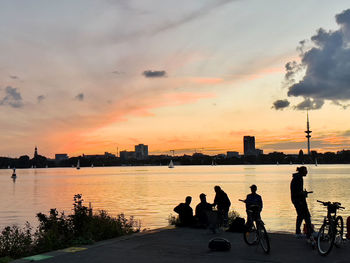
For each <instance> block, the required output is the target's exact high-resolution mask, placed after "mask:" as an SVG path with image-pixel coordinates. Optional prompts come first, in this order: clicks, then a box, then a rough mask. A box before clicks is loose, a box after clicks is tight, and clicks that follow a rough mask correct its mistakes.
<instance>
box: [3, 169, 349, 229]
mask: <svg viewBox="0 0 350 263" xmlns="http://www.w3.org/2000/svg"><path fill="white" fill-rule="evenodd" d="M295 169H296V166H295V165H257V166H255V165H235V166H176V167H175V168H174V169H169V168H168V167H166V166H158V167H156V166H142V167H101V168H100V167H95V168H84V167H83V168H81V169H80V170H77V169H74V168H48V169H17V180H16V182H13V181H12V179H11V178H10V177H11V173H12V170H4V169H2V170H0V187H1V191H0V198H1V203H0V227H1V228H2V227H4V226H7V225H11V224H19V225H23V224H24V223H25V222H26V221H29V222H30V223H31V224H32V225H34V226H36V225H37V220H36V217H35V215H36V213H38V212H43V213H46V214H47V213H48V211H49V210H50V208H57V209H58V210H59V211H62V210H63V211H65V213H66V214H69V213H71V211H72V207H73V206H72V204H73V196H74V195H75V194H78V193H79V194H82V195H83V199H84V200H85V205H87V206H88V203H89V202H91V203H92V206H93V209H94V210H98V209H103V210H107V211H108V212H109V213H110V214H111V215H117V214H119V213H124V214H125V215H126V216H131V215H132V216H134V217H135V218H136V219H140V220H141V223H142V228H149V229H154V228H158V227H164V226H167V225H168V216H169V215H170V214H174V212H173V208H174V207H175V206H176V205H177V204H178V203H180V202H183V201H184V199H185V197H186V196H187V195H190V196H192V198H193V199H192V204H191V206H192V208H193V209H194V208H195V206H196V205H197V204H198V203H199V194H200V193H205V194H206V195H207V200H208V202H213V199H214V196H215V192H214V189H213V187H214V186H215V185H220V186H221V188H222V189H223V190H224V191H225V192H226V193H227V194H228V196H229V198H230V199H231V203H232V205H231V209H234V210H236V211H238V212H239V214H240V215H241V216H244V217H246V213H245V207H244V204H243V203H241V202H239V201H238V199H245V197H246V195H247V194H248V193H249V192H250V189H249V186H250V185H251V184H256V185H257V186H258V193H259V194H260V195H261V196H262V198H263V202H264V209H263V211H262V218H263V220H264V222H265V224H266V227H267V229H268V230H270V231H288V232H294V228H295V217H296V213H295V209H294V206H293V205H292V203H291V201H290V190H289V185H290V180H291V178H292V173H294V172H295ZM308 170H309V174H308V176H307V177H305V178H304V186H305V188H306V189H307V190H309V191H311V190H312V191H314V193H313V194H311V195H309V198H308V200H307V201H308V205H309V209H310V212H311V215H312V221H313V223H314V224H315V225H316V226H320V224H321V222H322V220H323V217H324V215H325V214H326V209H325V208H324V207H323V206H321V205H320V204H319V203H317V202H316V200H317V199H319V200H323V201H339V202H341V203H342V205H343V206H345V207H346V210H344V211H341V212H340V214H341V215H343V217H344V219H345V218H346V217H347V216H350V194H349V190H350V165H318V166H309V167H308ZM344 221H345V220H344Z"/></svg>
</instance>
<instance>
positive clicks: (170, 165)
mask: <svg viewBox="0 0 350 263" xmlns="http://www.w3.org/2000/svg"><path fill="white" fill-rule="evenodd" d="M168 167H169V168H174V163H173V160H170V163H169V166H168Z"/></svg>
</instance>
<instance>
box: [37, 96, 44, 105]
mask: <svg viewBox="0 0 350 263" xmlns="http://www.w3.org/2000/svg"><path fill="white" fill-rule="evenodd" d="M36 99H37V101H38V103H40V102H42V101H43V100H44V99H46V97H45V96H44V95H40V96H38V97H37V98H36Z"/></svg>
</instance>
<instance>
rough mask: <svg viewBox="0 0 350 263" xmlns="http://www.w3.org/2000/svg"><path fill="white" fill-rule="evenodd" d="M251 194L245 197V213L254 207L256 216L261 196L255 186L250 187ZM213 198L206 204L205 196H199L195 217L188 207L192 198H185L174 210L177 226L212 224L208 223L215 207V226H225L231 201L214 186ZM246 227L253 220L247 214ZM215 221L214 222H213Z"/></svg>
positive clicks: (205, 225) (204, 225) (260, 204)
mask: <svg viewBox="0 0 350 263" xmlns="http://www.w3.org/2000/svg"><path fill="white" fill-rule="evenodd" d="M250 189H251V194H248V195H247V198H246V200H244V202H245V203H246V208H247V211H248V209H249V208H250V207H251V206H253V205H254V206H256V207H257V208H258V214H259V215H258V216H260V212H261V210H262V208H263V202H262V199H261V196H260V195H258V194H257V193H256V191H257V186H256V185H255V184H253V185H251V186H250ZM214 190H215V198H214V202H213V203H212V204H210V203H208V202H207V199H206V195H205V194H204V193H202V194H200V195H199V199H200V203H199V204H198V205H197V206H196V210H195V215H193V210H192V208H191V207H190V204H191V201H192V197H191V196H187V197H186V199H185V203H180V204H179V205H178V206H176V207H175V208H174V211H175V212H176V213H178V214H179V223H178V225H179V226H197V227H207V226H209V225H210V224H211V223H212V222H210V215H211V214H213V213H212V212H213V208H215V207H216V211H215V212H216V214H215V213H214V215H215V217H216V219H217V221H218V222H217V225H219V226H227V223H228V212H229V209H230V206H231V201H230V199H229V198H228V196H227V194H226V193H225V192H224V191H223V190H222V189H221V187H220V186H218V185H216V186H215V187H214ZM247 215H248V218H247V223H248V225H249V224H251V223H252V221H253V219H252V218H251V216H252V215H251V214H250V213H248V212H247ZM214 221H215V220H214Z"/></svg>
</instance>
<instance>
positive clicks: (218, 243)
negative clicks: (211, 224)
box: [208, 237, 231, 251]
mask: <svg viewBox="0 0 350 263" xmlns="http://www.w3.org/2000/svg"><path fill="white" fill-rule="evenodd" d="M208 247H209V248H210V249H211V250H215V251H228V250H230V249H231V243H230V241H228V240H227V239H225V238H221V237H216V238H213V239H211V240H210V241H209V244H208Z"/></svg>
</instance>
